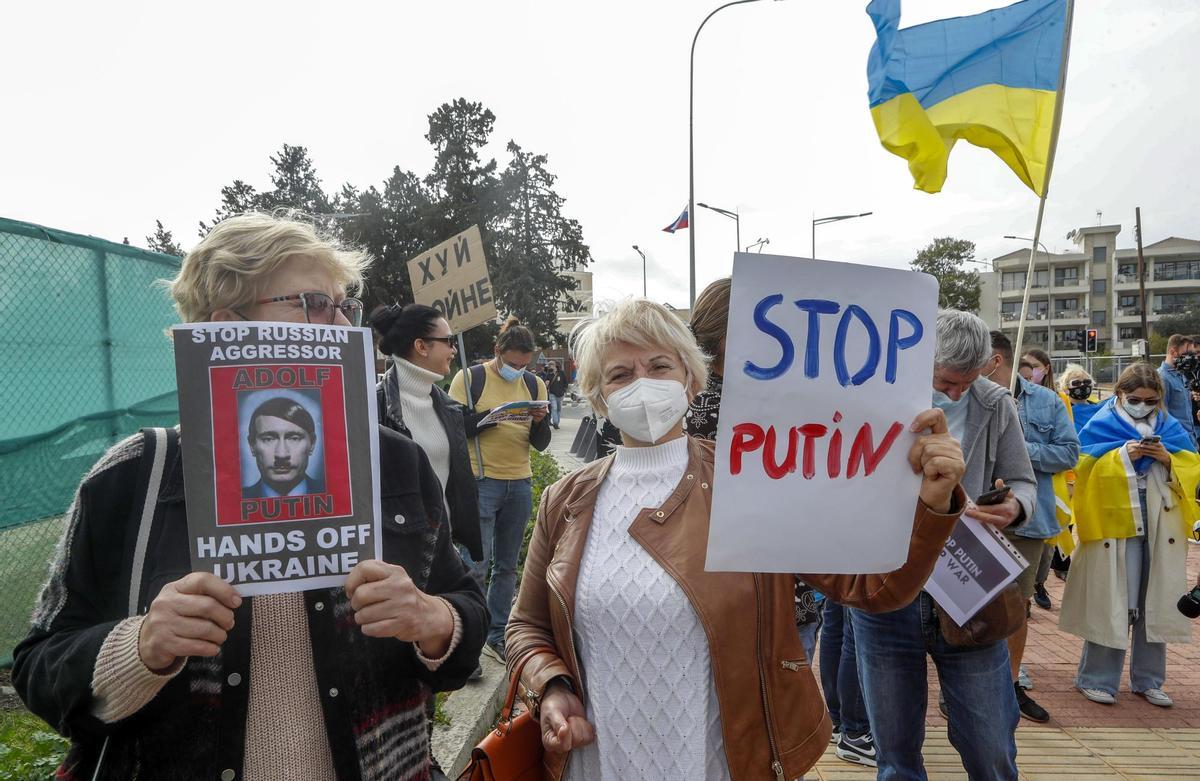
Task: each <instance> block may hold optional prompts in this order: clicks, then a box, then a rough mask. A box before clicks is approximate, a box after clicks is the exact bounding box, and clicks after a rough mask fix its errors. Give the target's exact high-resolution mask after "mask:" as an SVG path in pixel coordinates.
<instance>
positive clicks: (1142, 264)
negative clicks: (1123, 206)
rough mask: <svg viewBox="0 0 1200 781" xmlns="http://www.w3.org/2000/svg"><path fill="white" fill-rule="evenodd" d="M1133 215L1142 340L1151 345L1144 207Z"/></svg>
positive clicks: (1134, 211)
mask: <svg viewBox="0 0 1200 781" xmlns="http://www.w3.org/2000/svg"><path fill="white" fill-rule="evenodd" d="M1133 214H1134V220H1135V221H1136V223H1137V226H1136V228H1135V231H1134V232H1135V233H1137V244H1138V309H1139V310H1141V313H1142V339H1144V340H1145V342H1146V344H1147V345H1149V344H1150V326H1149V325H1148V322H1149V321H1148V320H1147V317H1146V315H1147V313H1146V259H1145V258H1143V257H1142V207H1141V206H1138V207H1137V208H1136V209H1134V210H1133ZM1147 352H1149V350H1147Z"/></svg>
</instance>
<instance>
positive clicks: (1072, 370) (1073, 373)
mask: <svg viewBox="0 0 1200 781" xmlns="http://www.w3.org/2000/svg"><path fill="white" fill-rule="evenodd" d="M1074 380H1088V381H1089V382H1092V383H1093V384H1094V383H1095V380H1093V379H1092V375H1090V374H1088V373H1087V369H1085V368H1083V367H1082V366H1080V365H1079V364H1077V363H1068V364H1067V365H1066V366H1065V367H1064V368H1063V370H1062V371H1061V372H1059V375H1058V390H1059V392H1060V393H1066V392H1067V391H1069V390H1070V389H1071V382H1072V381H1074Z"/></svg>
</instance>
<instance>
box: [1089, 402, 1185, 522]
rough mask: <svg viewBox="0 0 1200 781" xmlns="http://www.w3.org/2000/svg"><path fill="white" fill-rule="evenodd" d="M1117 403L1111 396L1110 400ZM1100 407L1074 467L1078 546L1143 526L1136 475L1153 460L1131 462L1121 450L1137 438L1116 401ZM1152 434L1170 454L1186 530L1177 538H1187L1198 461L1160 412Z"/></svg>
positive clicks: (1170, 419)
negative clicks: (1185, 536) (1118, 411)
mask: <svg viewBox="0 0 1200 781" xmlns="http://www.w3.org/2000/svg"><path fill="white" fill-rule="evenodd" d="M1114 399H1115V397H1114ZM1114 399H1109V400H1108V401H1107V402H1105V403H1104V404H1102V405H1101V406H1100V410H1099V411H1098V412H1097V413H1096V414H1095V415H1094V416H1092V419H1091V420H1089V421H1088V424H1087V425H1086V426H1084V427H1083V431H1081V432H1079V447H1080V456H1079V466H1078V467H1076V469H1075V496H1074V500H1073V501H1074V511H1075V512H1074V515H1075V532H1076V534H1078V535H1079V541H1080V542H1092V541H1095V540H1103V539H1107V538H1110V537H1111V538H1126V537H1133V536H1135V535H1136V534H1137V531H1136V530H1137V528H1138V527H1139V526H1141V527H1142V528H1143V529H1144V528H1145V519H1144V518H1142V517H1141V516H1142V508H1141V502H1139V501H1138V487H1137V473H1138V472H1139V471H1145V470H1146V469H1148V468H1149V467H1150V466H1151V465H1152V464H1153V463H1154V460H1153V459H1152V458H1150V457H1149V456H1143V457H1141V458H1139V459H1138V460H1137V461H1136V462H1134V461H1131V460H1130V458H1129V453H1128V452H1127V451H1126V450H1125V449H1124V448H1123V447H1122V445H1124V444H1125V443H1126V442H1129V441H1130V440H1134V441H1136V440H1139V439H1141V434H1139V433H1138V432H1137V430H1136V429H1135V428H1134V427H1133V426H1131V425H1129V423H1127V422H1126V421H1125V419H1124V418H1122V417H1121V416H1120V415H1118V414H1117V410H1116V406H1115V400H1114ZM1154 433H1155V434H1157V435H1158V436H1160V437H1162V443H1163V445H1164V446H1165V447H1166V448H1167V452H1168V453H1170V454H1171V479H1172V488H1173V489H1174V490H1175V491H1176V492H1177V493H1178V496H1177V499H1178V501H1179V503H1180V505H1181V506H1182V509H1183V518H1184V526H1185V527H1186V528H1182V529H1180V530H1179V533H1180V534H1184V535H1186V534H1189V533H1190V532H1191V528H1192V523H1193V522H1194V521H1195V517H1196V502H1195V496H1196V485H1197V483H1198V482H1200V457H1198V456H1197V455H1196V446H1195V445H1194V444H1193V443H1192V438H1191V436H1190V435H1189V434H1188V433H1187V432H1186V431H1184V429H1183V426H1181V425H1180V424H1179V421H1177V420H1175V418H1173V417H1171V416H1170V415H1168V414H1167V413H1166V412H1165V411H1161V410H1160V411H1159V413H1158V416H1157V420H1156V421H1155V425H1154Z"/></svg>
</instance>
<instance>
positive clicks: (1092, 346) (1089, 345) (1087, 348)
mask: <svg viewBox="0 0 1200 781" xmlns="http://www.w3.org/2000/svg"><path fill="white" fill-rule="evenodd" d="M1086 336H1087V339H1086V340H1085V342H1084V348H1083V351H1084V352H1085V353H1094V352H1096V339H1097V337H1099V336H1100V332H1099V331H1098V330H1096V329H1095V328H1089V329H1087V334H1086Z"/></svg>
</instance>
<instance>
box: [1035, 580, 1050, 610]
mask: <svg viewBox="0 0 1200 781" xmlns="http://www.w3.org/2000/svg"><path fill="white" fill-rule="evenodd" d="M1033 601H1034V603H1035V604H1036V605H1037V606H1038V607H1040V608H1041V609H1042V610H1049V609H1050V605H1051V602H1050V593H1049V592H1048V591H1046V584H1045V583H1038V584H1037V585H1035V586H1034V587H1033Z"/></svg>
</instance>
